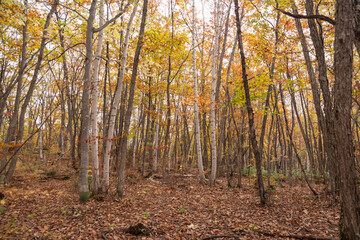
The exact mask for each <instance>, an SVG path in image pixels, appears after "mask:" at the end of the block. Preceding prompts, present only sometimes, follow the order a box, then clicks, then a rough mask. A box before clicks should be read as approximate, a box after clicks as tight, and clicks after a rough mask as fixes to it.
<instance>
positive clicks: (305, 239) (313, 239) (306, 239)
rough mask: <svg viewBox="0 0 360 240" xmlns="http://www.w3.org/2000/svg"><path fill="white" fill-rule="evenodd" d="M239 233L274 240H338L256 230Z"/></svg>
mask: <svg viewBox="0 0 360 240" xmlns="http://www.w3.org/2000/svg"><path fill="white" fill-rule="evenodd" d="M239 232H240V233H250V234H254V233H255V234H261V235H264V236H268V237H276V238H292V239H293V238H294V239H300V240H339V239H338V238H331V237H318V236H309V235H293V234H288V235H281V234H274V233H269V232H263V231H257V230H240V231H239Z"/></svg>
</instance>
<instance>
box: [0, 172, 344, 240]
mask: <svg viewBox="0 0 360 240" xmlns="http://www.w3.org/2000/svg"><path fill="white" fill-rule="evenodd" d="M44 178H47V179H44ZM75 179H76V176H75V175H73V176H72V177H71V178H70V179H68V180H62V179H61V177H59V178H58V179H56V178H52V177H50V178H48V177H45V175H43V176H42V177H39V176H26V177H20V176H18V177H16V178H15V181H14V182H13V183H12V184H11V185H10V186H7V187H6V188H1V189H0V192H2V193H4V195H5V198H4V199H3V200H1V202H0V210H1V215H0V239H52V238H55V239H203V238H206V237H210V236H215V235H216V236H217V235H226V236H227V237H226V238H217V239H295V237H299V238H297V239H311V238H301V237H309V236H312V237H323V238H337V236H338V234H337V231H338V228H337V223H338V220H339V206H338V204H334V203H333V200H332V199H331V197H330V196H321V197H320V198H315V197H314V196H312V195H311V192H310V191H309V190H308V188H307V187H306V186H305V185H303V184H302V183H298V184H295V186H293V187H289V185H288V184H284V183H283V184H282V185H283V186H280V185H281V184H280V185H278V186H277V187H276V190H275V191H273V192H272V193H271V196H270V204H269V205H268V206H265V207H262V206H260V205H259V204H258V203H259V199H258V197H257V191H256V188H255V187H254V186H253V185H249V184H248V181H249V180H248V179H244V187H243V188H242V189H229V188H228V187H227V183H226V181H225V180H224V179H220V180H219V183H218V184H217V185H216V186H208V185H200V184H199V183H198V181H197V179H196V178H194V177H183V178H182V177H177V178H175V177H172V178H170V179H165V180H163V179H128V180H127V181H128V182H127V186H126V191H125V193H126V196H125V198H124V199H122V200H121V199H120V200H119V199H116V198H115V197H112V196H111V197H107V198H105V199H104V200H103V201H99V200H101V199H98V200H95V199H94V198H91V199H90V201H89V202H87V203H85V204H82V203H80V202H79V198H78V195H77V193H76V187H75V186H76V184H75V182H76V180H75ZM253 182H254V180H252V183H253ZM314 187H315V188H316V189H317V190H318V191H321V189H323V186H322V185H314ZM137 223H142V224H144V225H145V226H146V227H148V228H150V230H151V235H150V236H138V237H136V236H133V235H131V234H129V233H125V232H124V231H125V229H127V228H129V227H130V226H131V225H135V224H137ZM290 235H291V236H293V238H289V237H284V236H290ZM213 239H215V238H213Z"/></svg>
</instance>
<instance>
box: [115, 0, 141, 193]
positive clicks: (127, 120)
mask: <svg viewBox="0 0 360 240" xmlns="http://www.w3.org/2000/svg"><path fill="white" fill-rule="evenodd" d="M147 6H148V0H144V5H143V12H142V18H141V23H140V32H139V39H138V43H137V46H136V50H135V56H134V64H133V69H132V74H131V80H130V91H129V100H128V107H127V110H126V114H125V125H124V132H123V137H122V141H121V143H122V144H121V146H120V147H121V152H120V155H121V160H120V167H119V168H118V172H117V175H118V185H117V189H116V191H117V194H118V195H119V196H120V197H123V196H124V186H125V164H126V150H127V135H128V132H129V128H130V119H131V113H132V109H133V102H134V93H135V84H136V77H137V71H138V66H139V60H140V52H141V48H142V45H143V38H144V31H145V23H146V16H147Z"/></svg>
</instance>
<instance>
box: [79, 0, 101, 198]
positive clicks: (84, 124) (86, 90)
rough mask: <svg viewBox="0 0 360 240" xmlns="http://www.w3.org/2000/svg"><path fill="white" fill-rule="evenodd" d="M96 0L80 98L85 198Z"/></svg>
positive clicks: (81, 175) (83, 192) (81, 176)
mask: <svg viewBox="0 0 360 240" xmlns="http://www.w3.org/2000/svg"><path fill="white" fill-rule="evenodd" d="M96 4H97V0H92V2H91V7H90V10H89V17H88V19H87V28H86V45H85V46H86V56H85V70H84V71H85V72H84V78H83V81H84V86H83V95H82V99H81V129H80V141H79V142H80V172H79V193H80V197H82V196H84V197H82V198H84V199H86V198H87V197H86V195H88V194H89V184H88V167H89V128H90V107H89V106H90V104H89V103H90V101H89V99H90V81H91V79H90V78H91V62H92V59H93V42H92V38H93V28H94V19H95V13H96Z"/></svg>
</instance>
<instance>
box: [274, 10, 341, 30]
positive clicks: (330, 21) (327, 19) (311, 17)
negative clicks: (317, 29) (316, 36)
mask: <svg viewBox="0 0 360 240" xmlns="http://www.w3.org/2000/svg"><path fill="white" fill-rule="evenodd" d="M275 9H276V10H278V11H280V12H282V13H283V14H285V15H288V16H290V17H293V18H300V19H301V18H305V19H320V20H323V21H326V22H328V23H330V24H331V25H334V26H335V25H336V22H335V20H333V19H331V18H329V17H327V16H324V15H302V14H294V13H291V12H287V11H284V10H281V9H279V8H275Z"/></svg>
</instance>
